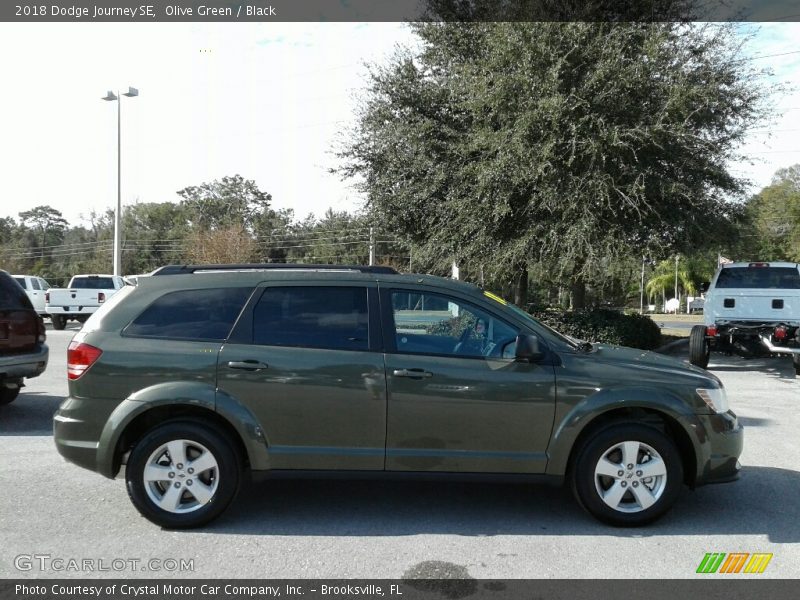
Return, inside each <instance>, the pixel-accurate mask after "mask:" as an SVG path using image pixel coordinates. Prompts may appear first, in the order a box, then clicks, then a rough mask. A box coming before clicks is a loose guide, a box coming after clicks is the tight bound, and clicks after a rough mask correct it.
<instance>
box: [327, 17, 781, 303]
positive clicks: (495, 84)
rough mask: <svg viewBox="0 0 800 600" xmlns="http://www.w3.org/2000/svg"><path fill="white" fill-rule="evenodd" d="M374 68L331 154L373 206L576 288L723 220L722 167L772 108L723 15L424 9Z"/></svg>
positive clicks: (487, 257) (498, 262)
mask: <svg viewBox="0 0 800 600" xmlns="http://www.w3.org/2000/svg"><path fill="white" fill-rule="evenodd" d="M412 27H413V29H414V31H415V32H416V33H417V34H418V36H419V40H420V44H419V46H418V47H416V48H413V49H404V50H399V51H398V52H397V54H396V55H395V56H394V57H393V59H392V60H391V61H390V62H389V63H388V64H386V65H381V66H374V67H373V68H372V70H371V83H370V86H369V89H368V91H367V93H366V95H365V97H364V98H363V103H362V107H361V112H360V115H359V120H358V124H357V127H356V131H355V132H353V135H352V136H351V137H350V138H348V139H347V140H346V141H345V142H344V146H343V147H342V148H340V152H339V155H340V157H341V158H342V159H343V161H342V167H341V168H340V173H341V174H343V176H345V177H354V178H355V179H356V182H357V185H359V186H360V188H361V190H362V191H363V193H364V194H365V197H366V199H367V204H368V206H369V208H370V209H371V210H372V211H374V213H375V214H376V216H377V218H379V219H380V220H381V221H382V222H383V223H385V224H386V226H388V227H389V228H391V229H392V230H394V231H396V232H398V233H401V234H402V235H405V236H406V237H407V238H408V239H410V240H411V241H413V243H415V244H416V245H418V246H419V247H420V249H421V252H424V251H425V250H427V251H428V253H429V254H431V255H435V254H438V255H440V256H441V255H449V256H452V257H453V258H455V259H456V260H458V261H466V262H467V263H471V264H473V265H475V264H481V265H486V267H487V268H489V269H493V270H494V272H495V273H497V272H503V273H506V274H507V276H509V277H514V278H515V279H516V280H517V281H518V282H519V286H518V289H519V292H518V294H517V298H516V299H517V301H520V302H524V300H525V290H526V289H527V279H526V278H527V272H528V266H529V265H532V264H539V265H540V266H544V268H546V269H547V270H548V271H549V272H551V273H554V274H556V275H557V276H558V277H559V278H560V280H561V281H563V282H564V283H568V284H570V285H571V286H572V288H573V295H574V304H575V305H576V306H580V305H581V304H582V298H583V290H584V289H585V287H584V283H583V282H584V281H586V278H587V277H589V276H596V275H597V273H598V272H601V271H602V269H603V267H602V265H604V264H606V265H607V264H608V261H609V260H614V259H615V258H616V257H624V256H631V255H638V256H641V255H642V254H643V253H647V254H648V255H658V254H662V255H666V254H668V253H671V252H675V251H686V250H689V249H697V248H702V247H706V246H709V245H711V244H715V243H718V240H719V239H720V237H724V236H725V235H730V224H731V221H732V217H733V216H734V215H735V214H737V213H738V212H739V205H738V204H736V203H735V202H732V199H735V198H736V197H737V195H739V194H741V193H742V191H743V189H744V188H743V186H744V183H745V182H743V181H742V180H740V179H738V178H737V177H735V176H734V175H733V174H731V172H730V171H729V170H728V165H729V164H730V163H731V162H732V161H733V160H736V159H737V158H739V156H738V155H737V148H738V146H739V145H740V143H741V141H742V139H743V138H744V136H745V134H746V132H747V130H748V128H751V127H753V126H754V125H755V124H757V123H759V122H761V121H762V120H763V118H764V117H765V114H766V113H765V106H766V103H765V94H766V92H765V88H764V87H763V86H762V85H761V81H760V78H759V77H760V73H759V72H758V71H757V70H755V68H754V67H753V66H751V63H750V62H748V61H747V60H745V58H746V57H745V56H744V55H743V54H742V52H741V47H740V46H741V38H740V37H739V36H738V35H737V33H736V31H735V30H734V29H733V28H731V27H727V26H698V25H685V24H677V23H655V24H643V23H629V24H610V23H420V24H415V25H412Z"/></svg>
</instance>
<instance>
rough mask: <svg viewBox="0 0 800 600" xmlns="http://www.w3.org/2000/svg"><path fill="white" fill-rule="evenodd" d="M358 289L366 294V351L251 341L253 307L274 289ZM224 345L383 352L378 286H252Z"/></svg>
mask: <svg viewBox="0 0 800 600" xmlns="http://www.w3.org/2000/svg"><path fill="white" fill-rule="evenodd" d="M300 287H313V288H361V289H364V290H366V294H367V348H366V349H364V348H328V347H325V346H306V345H302V344H298V345H286V344H281V345H277V344H256V343H255V340H254V337H253V326H254V317H253V315H254V314H255V307H256V306H257V305H258V303H259V302H260V301H261V298H262V297H263V295H264V294H265V293H266V292H267V290H268V289H274V288H300ZM226 343H228V344H243V345H248V346H258V347H259V348H295V349H296V348H300V349H303V350H324V351H328V352H383V332H382V328H381V323H380V304H379V301H378V286H377V283H376V282H374V281H353V280H344V281H287V280H282V281H269V282H262V283H260V284H259V285H257V286H256V289H255V290H254V292H253V294H252V295H251V296H250V299H249V300H248V302H247V304H246V305H245V307H244V309H243V310H242V312H241V314H240V315H239V319H238V320H237V322H236V323H235V324H234V326H233V329H232V330H231V333H230V335H229V336H228V338H227V340H226Z"/></svg>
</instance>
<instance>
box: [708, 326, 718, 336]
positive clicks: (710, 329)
mask: <svg viewBox="0 0 800 600" xmlns="http://www.w3.org/2000/svg"><path fill="white" fill-rule="evenodd" d="M706 335H710V336H715V335H717V326H716V325H709V326H708V327H706Z"/></svg>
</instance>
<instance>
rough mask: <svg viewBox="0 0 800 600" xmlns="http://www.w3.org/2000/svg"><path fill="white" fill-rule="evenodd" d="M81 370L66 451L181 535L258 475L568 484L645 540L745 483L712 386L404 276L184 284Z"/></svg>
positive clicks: (605, 517)
mask: <svg viewBox="0 0 800 600" xmlns="http://www.w3.org/2000/svg"><path fill="white" fill-rule="evenodd" d="M67 360H68V377H69V392H70V393H69V397H68V398H67V399H66V400H65V401H64V402H63V404H62V405H61V407H60V408H59V410H58V412H57V413H56V414H55V418H54V427H55V442H56V446H57V448H58V451H59V452H60V453H61V454H62V455H63V456H64V457H66V458H67V459H68V460H70V461H72V462H74V463H76V464H78V465H80V466H82V467H86V468H88V469H92V470H94V471H97V472H99V473H101V474H103V475H105V476H106V477H111V478H113V477H115V476H116V475H117V474H118V473H119V472H120V470H121V467H122V465H125V469H124V472H125V479H126V483H127V489H128V494H129V496H130V498H131V500H132V501H133V504H134V505H135V506H136V508H137V509H138V510H139V511H140V512H141V513H142V514H143V515H144V516H145V517H146V518H148V519H150V520H151V521H153V522H155V523H158V524H160V525H162V526H165V527H193V526H198V525H202V524H204V523H207V522H209V521H210V520H212V519H213V518H215V517H217V516H218V515H219V514H220V513H222V512H223V511H224V510H225V508H226V507H227V506H228V505H229V504H230V502H231V500H232V499H233V498H234V496H235V495H236V493H237V490H238V488H239V484H240V481H241V480H242V478H243V476H244V474H245V473H247V474H249V475H252V476H280V475H286V474H291V475H293V476H294V475H299V474H303V475H308V474H309V473H311V474H314V475H315V476H325V475H326V474H327V475H330V474H331V473H336V474H337V475H339V476H341V474H342V472H350V474H352V475H354V476H356V475H358V476H364V475H365V474H370V475H380V476H390V477H391V476H395V475H398V474H405V475H408V474H424V475H426V476H429V475H431V474H439V475H441V476H443V477H444V476H451V477H465V476H468V477H469V478H473V477H474V476H475V475H476V474H482V475H485V476H487V477H494V478H506V479H513V480H547V481H551V482H556V483H560V482H564V481H566V482H568V483H569V485H570V486H571V487H572V489H573V490H574V493H575V496H576V497H577V499H578V501H579V502H580V504H581V505H582V506H583V507H584V508H585V509H586V510H587V511H588V512H589V513H591V514H592V515H594V516H595V517H597V518H599V519H600V520H602V521H605V522H608V523H612V524H615V525H640V524H644V523H647V522H650V521H652V520H654V519H656V518H657V517H659V516H661V515H662V514H664V513H665V512H666V511H667V510H668V509H669V508H670V506H671V505H672V504H673V503H674V502H675V500H676V498H677V496H678V494H679V493H680V491H681V489H682V487H683V486H684V484H686V485H688V486H690V487H694V486H698V485H702V484H706V483H714V482H723V481H731V480H733V479H736V478H737V477H738V472H739V468H740V466H739V462H738V460H737V459H738V457H739V454H740V452H741V449H742V427H741V425H740V424H739V423H738V421H737V418H736V415H734V414H733V413H732V412H730V410H729V408H728V402H727V398H726V395H725V390H724V388H723V386H722V384H721V383H720V381H719V379H717V378H716V377H715V376H714V375H712V374H710V373H708V372H707V371H704V370H702V369H700V368H697V367H692V366H689V365H687V364H684V363H682V362H680V361H678V360H675V359H671V358H668V357H665V356H661V355H658V354H653V353H651V352H644V351H640V350H633V349H629V348H620V347H615V346H606V345H600V344H588V343H585V342H579V341H576V340H573V339H572V338H568V337H565V336H563V335H561V334H559V333H557V332H555V331H553V330H552V329H549V328H548V327H546V326H544V325H542V324H541V323H539V322H538V321H536V320H534V319H533V318H531V317H530V316H529V315H528V314H527V313H526V312H524V311H522V310H520V309H519V308H517V307H515V306H513V305H511V304H509V303H507V302H505V301H504V300H502V299H501V298H499V297H497V296H495V295H493V294H491V293H488V292H484V291H483V290H481V289H480V288H478V287H476V286H474V285H470V284H466V283H461V282H457V281H452V280H448V279H442V278H439V277H433V276H428V275H400V274H397V273H396V272H394V271H393V270H392V269H389V268H385V267H331V266H322V265H320V266H308V265H306V266H300V265H205V266H170V267H163V268H162V269H160V270H158V271H156V272H155V273H154V274H153V276H151V277H143V278H141V279H139V281H138V285H136V286H126V287H125V288H123V289H122V290H121V291H119V292H118V293H117V294H116V295H115V296H114V297H113V298H111V299H110V300H108V301H107V302H106V303H105V304H104V305H103V307H102V308H100V309H99V310H98V311H97V312H96V313H95V314H94V315H93V316H92V317H91V318H90V319H89V320H88V321H87V322H86V324H85V325H84V326H83V329H81V331H80V332H78V333H77V334H76V335H75V337H74V338H73V340H72V342H71V343H70V346H69V350H68V359H67Z"/></svg>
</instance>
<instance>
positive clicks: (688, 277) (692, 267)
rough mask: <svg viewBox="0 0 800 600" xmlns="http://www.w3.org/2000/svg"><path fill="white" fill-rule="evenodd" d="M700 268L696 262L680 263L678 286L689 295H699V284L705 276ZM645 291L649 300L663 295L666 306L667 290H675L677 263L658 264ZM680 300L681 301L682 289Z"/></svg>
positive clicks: (668, 261)
mask: <svg viewBox="0 0 800 600" xmlns="http://www.w3.org/2000/svg"><path fill="white" fill-rule="evenodd" d="M700 267H701V264H700V263H699V261H696V260H692V259H686V258H684V259H683V260H679V261H678V267H677V271H678V286H679V288H682V289H683V291H684V292H686V293H687V294H696V293H697V289H698V283H699V282H700V281H701V280H702V275H703V274H704V270H701V268H700ZM644 289H645V291H646V292H647V297H648V299H652V298H653V297H654V296H656V295H657V294H661V296H662V298H663V301H664V304H666V303H667V290H674V289H675V261H674V260H673V259H667V260H662V261H661V262H660V263H658V264H657V265H656V268H655V270H654V271H653V274H652V275H651V276H650V279H648V280H647V284H646V285H645V288H644ZM678 299H680V289H679V296H678Z"/></svg>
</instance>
